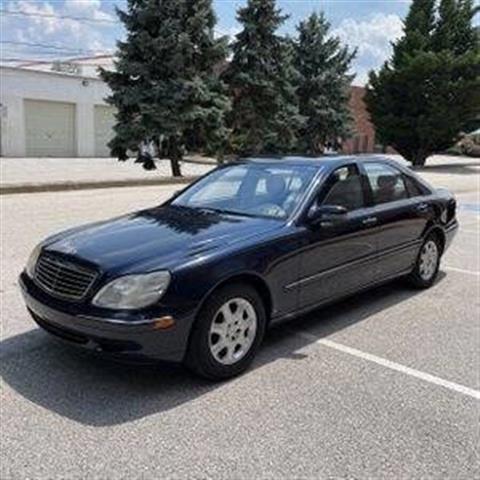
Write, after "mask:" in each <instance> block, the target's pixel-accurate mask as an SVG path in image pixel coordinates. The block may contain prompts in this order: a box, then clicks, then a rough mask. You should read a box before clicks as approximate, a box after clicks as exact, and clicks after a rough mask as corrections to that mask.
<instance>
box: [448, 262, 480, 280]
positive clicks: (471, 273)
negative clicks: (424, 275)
mask: <svg viewBox="0 0 480 480" xmlns="http://www.w3.org/2000/svg"><path fill="white" fill-rule="evenodd" d="M442 268H443V270H450V271H452V272H458V273H466V274H468V275H473V276H475V277H480V272H475V271H474V270H466V269H464V268H457V267H449V266H448V265H445V266H443V267H442Z"/></svg>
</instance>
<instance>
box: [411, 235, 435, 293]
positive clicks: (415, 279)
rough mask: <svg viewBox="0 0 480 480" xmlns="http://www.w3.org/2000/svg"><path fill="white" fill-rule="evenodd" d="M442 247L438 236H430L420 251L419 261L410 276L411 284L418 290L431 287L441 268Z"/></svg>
mask: <svg viewBox="0 0 480 480" xmlns="http://www.w3.org/2000/svg"><path fill="white" fill-rule="evenodd" d="M440 257H441V245H440V241H439V238H438V236H437V235H434V234H432V235H429V236H428V237H427V238H426V240H425V242H424V243H423V245H422V248H421V249H420V253H419V254H418V258H417V261H416V263H415V267H414V269H413V271H412V273H411V274H410V276H409V280H410V283H411V284H412V285H413V286H415V287H417V288H428V287H431V286H432V285H433V284H434V283H435V280H436V278H437V275H438V269H439V267H440Z"/></svg>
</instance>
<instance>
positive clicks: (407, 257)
mask: <svg viewBox="0 0 480 480" xmlns="http://www.w3.org/2000/svg"><path fill="white" fill-rule="evenodd" d="M362 169H363V172H364V175H365V177H366V179H367V184H368V188H369V189H370V198H371V202H372V207H373V210H372V215H373V216H374V217H375V218H376V219H377V225H376V227H375V230H376V231H377V232H378V235H377V239H378V275H379V279H382V278H388V277H391V276H395V275H397V274H401V273H403V272H407V271H408V270H409V269H411V268H412V266H413V264H414V262H415V259H416V256H417V253H418V248H419V246H420V245H419V244H420V243H421V237H422V233H423V232H424V230H425V228H426V225H427V222H428V219H429V217H430V215H431V213H432V212H431V211H430V206H429V204H428V203H427V202H426V201H424V197H422V196H421V195H416V194H415V193H414V192H413V189H412V188H413V187H412V185H409V181H410V179H409V177H407V176H406V175H405V174H404V173H403V172H402V171H401V170H400V169H397V168H396V167H395V166H393V165H391V164H388V163H384V162H364V163H363V166H362Z"/></svg>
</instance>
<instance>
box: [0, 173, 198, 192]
mask: <svg viewBox="0 0 480 480" xmlns="http://www.w3.org/2000/svg"><path fill="white" fill-rule="evenodd" d="M197 178H199V176H188V177H163V178H144V179H143V178H140V179H126V180H105V181H100V182H95V181H88V182H56V183H27V184H22V185H14V184H10V185H8V184H6V185H5V184H4V185H1V186H0V195H16V194H20V193H40V192H63V191H68V190H95V189H100V188H121V187H139V186H153V185H159V186H162V185H163V186H165V185H175V184H180V185H181V184H188V183H191V182H193V181H194V180H196V179H197Z"/></svg>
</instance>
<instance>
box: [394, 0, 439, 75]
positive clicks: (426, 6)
mask: <svg viewBox="0 0 480 480" xmlns="http://www.w3.org/2000/svg"><path fill="white" fill-rule="evenodd" d="M434 29H435V0H413V2H412V5H411V6H410V10H409V12H408V14H407V18H406V19H405V25H404V36H403V37H402V38H401V39H400V40H399V41H398V42H397V43H396V45H395V48H394V52H393V59H392V63H393V65H394V66H395V67H399V66H400V65H401V64H402V63H403V62H406V61H408V59H409V58H410V57H411V55H413V54H415V52H422V51H427V50H429V49H430V48H431V43H432V33H433V31H434Z"/></svg>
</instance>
